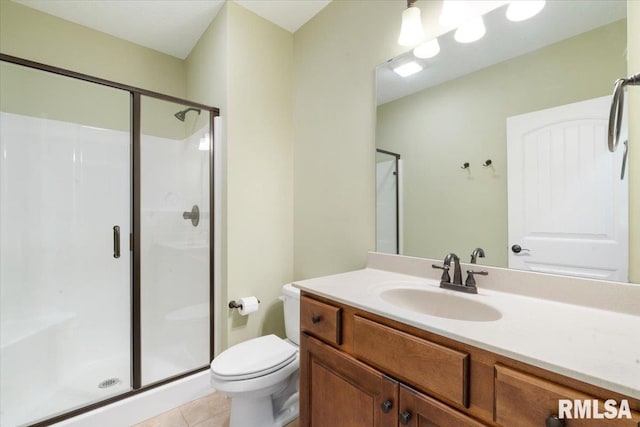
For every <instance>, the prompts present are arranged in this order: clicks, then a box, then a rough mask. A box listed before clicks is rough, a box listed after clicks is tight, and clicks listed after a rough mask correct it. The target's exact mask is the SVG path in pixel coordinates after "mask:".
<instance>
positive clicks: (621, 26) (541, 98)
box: [376, 20, 627, 267]
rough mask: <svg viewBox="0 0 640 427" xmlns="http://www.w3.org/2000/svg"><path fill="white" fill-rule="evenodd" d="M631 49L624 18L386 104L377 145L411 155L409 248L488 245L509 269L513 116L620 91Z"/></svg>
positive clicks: (462, 250) (438, 253)
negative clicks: (616, 85) (617, 85)
mask: <svg viewBox="0 0 640 427" xmlns="http://www.w3.org/2000/svg"><path fill="white" fill-rule="evenodd" d="M626 46H627V43H626V20H621V21H618V22H615V23H613V24H609V25H606V26H603V27H600V28H598V29H595V30H592V31H589V32H587V33H583V34H581V35H579V36H576V37H573V38H570V39H567V40H564V41H561V42H559V43H555V44H553V45H551V46H547V47H545V48H542V49H540V50H537V51H534V52H531V53H528V54H525V55H522V56H520V57H517V58H514V59H511V60H508V61H505V62H502V63H500V64H496V65H494V66H491V67H488V68H485V69H483V70H480V71H477V72H474V73H471V74H468V75H466V76H464V77H463V78H459V79H455V80H453V81H450V82H447V83H444V84H441V85H438V86H436V87H433V88H429V89H426V90H423V91H421V92H418V93H416V94H413V95H411V96H406V97H404V98H400V99H399V100H396V101H393V102H389V103H387V104H384V105H382V106H380V107H379V108H378V121H377V128H376V146H377V148H382V149H386V150H389V151H393V152H397V153H400V154H401V155H402V161H403V189H404V190H403V198H404V203H403V208H404V215H403V220H404V235H403V239H404V253H405V254H406V255H412V256H419V257H429V258H437V259H440V258H443V257H444V256H445V255H446V254H447V253H448V252H452V251H453V252H455V253H457V254H459V255H460V256H462V257H464V258H465V259H467V256H468V254H470V253H471V251H472V250H473V249H474V248H475V247H478V246H480V247H482V248H484V249H485V252H486V254H487V257H486V258H485V259H483V260H482V263H483V264H488V265H494V266H501V267H506V266H507V265H508V259H507V257H508V253H507V248H508V241H507V231H508V230H507V169H506V166H507V165H506V162H507V159H506V157H507V150H506V119H507V117H510V116H514V115H518V114H523V113H527V112H532V111H538V110H542V109H545V108H551V107H555V106H558V105H564V104H569V103H572V102H578V101H582V100H586V99H591V98H595V97H599V96H604V95H608V94H610V93H611V82H613V81H615V79H617V78H618V77H619V76H622V75H624V74H625V73H626V66H627V64H626V58H625V50H626ZM487 159H491V160H492V161H493V167H491V168H483V167H481V165H482V163H483V162H484V161H485V160H487ZM464 162H469V163H470V164H471V167H470V168H469V170H468V171H463V170H461V169H460V165H462V164H463V163H464Z"/></svg>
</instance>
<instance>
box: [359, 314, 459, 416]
mask: <svg viewBox="0 0 640 427" xmlns="http://www.w3.org/2000/svg"><path fill="white" fill-rule="evenodd" d="M353 351H354V354H355V355H356V356H357V357H358V358H359V359H361V360H364V361H366V362H368V363H370V364H372V365H374V366H376V367H378V368H380V369H382V370H384V372H386V373H388V374H389V375H391V376H394V377H396V378H398V379H400V380H402V381H403V382H405V383H408V384H411V385H413V386H415V387H416V388H418V389H421V390H424V391H428V392H431V393H433V394H435V395H437V396H441V397H443V398H445V399H448V400H450V401H452V402H454V403H458V404H460V405H463V406H465V407H467V406H468V403H469V397H468V394H469V393H468V390H469V374H468V371H469V355H468V354H467V353H462V352H459V351H456V350H452V349H450V348H447V347H444V346H441V345H439V344H435V343H432V342H430V341H427V340H424V339H422V338H417V337H415V336H413V335H409V334H407V333H404V332H401V331H398V330H396V329H393V328H390V327H388V326H384V325H381V324H379V323H376V322H373V321H371V320H368V319H365V318H363V317H360V316H355V317H354V323H353Z"/></svg>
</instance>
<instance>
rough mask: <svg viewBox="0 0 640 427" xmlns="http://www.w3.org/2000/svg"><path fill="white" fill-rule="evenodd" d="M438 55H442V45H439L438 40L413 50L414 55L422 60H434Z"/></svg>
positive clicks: (430, 41)
mask: <svg viewBox="0 0 640 427" xmlns="http://www.w3.org/2000/svg"><path fill="white" fill-rule="evenodd" d="M438 53H440V44H439V43H438V39H437V38H435V39H433V40H429V41H428V42H425V43H422V44H421V45H420V46H418V47H416V48H415V49H413V54H414V55H415V56H417V57H418V58H422V59H427V58H433V57H434V56H436V55H437V54H438Z"/></svg>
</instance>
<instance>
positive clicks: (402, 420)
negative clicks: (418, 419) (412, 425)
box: [400, 411, 411, 426]
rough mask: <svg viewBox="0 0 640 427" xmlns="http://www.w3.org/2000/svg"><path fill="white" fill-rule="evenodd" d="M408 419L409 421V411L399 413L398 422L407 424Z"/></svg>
mask: <svg viewBox="0 0 640 427" xmlns="http://www.w3.org/2000/svg"><path fill="white" fill-rule="evenodd" d="M409 421H411V412H409V411H404V412H403V413H401V414H400V424H402V425H405V426H406V425H407V424H409Z"/></svg>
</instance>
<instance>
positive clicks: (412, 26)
mask: <svg viewBox="0 0 640 427" xmlns="http://www.w3.org/2000/svg"><path fill="white" fill-rule="evenodd" d="M422 39H424V30H423V29H422V19H420V9H419V8H417V7H416V6H411V7H408V8H406V9H405V10H404V12H402V27H401V29H400V37H398V44H399V45H400V46H415V45H417V44H418V43H420V42H421V41H422Z"/></svg>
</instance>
